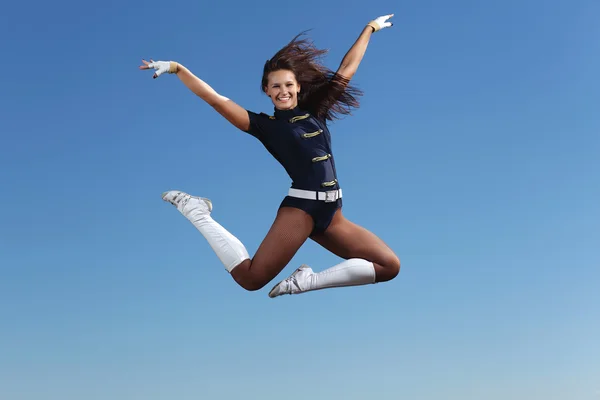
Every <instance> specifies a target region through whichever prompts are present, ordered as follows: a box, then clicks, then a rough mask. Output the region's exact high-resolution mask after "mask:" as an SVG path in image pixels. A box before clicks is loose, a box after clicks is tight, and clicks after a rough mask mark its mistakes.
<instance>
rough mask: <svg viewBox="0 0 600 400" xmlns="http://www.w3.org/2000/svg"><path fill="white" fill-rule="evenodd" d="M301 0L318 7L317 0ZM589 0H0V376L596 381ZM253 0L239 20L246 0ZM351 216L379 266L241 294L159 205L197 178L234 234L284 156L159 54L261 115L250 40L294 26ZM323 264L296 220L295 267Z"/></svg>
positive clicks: (535, 390)
mask: <svg viewBox="0 0 600 400" xmlns="http://www.w3.org/2000/svg"><path fill="white" fill-rule="evenodd" d="M314 10H316V11H314ZM599 12H600V3H598V2H597V1H593V0H574V1H571V2H566V1H556V0H549V1H543V2H542V1H533V0H521V1H516V0H509V1H504V2H489V1H464V0H459V1H453V2H446V1H441V0H430V1H421V2H393V1H388V0H383V1H368V2H358V1H344V2H339V1H332V2H323V1H314V0H308V1H304V2H301V3H284V2H275V1H262V2H254V3H251V2H241V1H232V2H226V3H215V6H214V8H210V7H209V6H207V5H205V4H203V3H202V2H189V1H179V2H158V1H153V0H149V1H147V2H143V3H142V2H121V3H117V2H95V3H78V2H65V1H58V2H46V3H43V2H38V3H37V4H30V3H21V4H17V3H16V2H11V3H8V4H7V5H5V6H4V7H3V10H2V13H1V14H0V37H2V39H1V40H0V49H1V50H2V56H3V61H4V62H3V63H2V65H3V73H2V75H0V87H1V90H0V137H1V143H2V145H1V146H0V182H1V183H2V189H1V193H2V195H1V196H0V206H1V207H0V272H1V275H0V276H1V278H0V304H1V305H0V318H1V320H2V322H3V324H2V326H3V328H2V329H1V330H0V398H2V399H7V400H39V399H44V400H59V399H60V400H80V399H84V398H85V399H86V400H94V399H102V400H105V399H114V400H118V399H127V400H133V399H144V400H162V399H173V398H178V399H198V398H203V399H216V398H219V399H220V398H223V399H238V398H247V399H279V398H282V397H285V398H287V399H305V398H312V399H333V398H339V399H342V398H343V399H365V398H373V399H378V400H383V399H400V398H403V399H413V400H417V399H418V400H434V399H435V400H438V399H444V400H454V399H457V400H458V399H460V400H465V399H474V400H475V399H477V400H480V399H486V400H500V399H502V400H505V399H509V398H510V399H527V400H531V399H544V400H548V399H557V400H558V399H560V400H592V399H599V398H600V363H599V361H598V360H600V346H598V339H597V338H598V337H600V322H599V321H600V312H599V310H600V290H598V287H599V284H600V272H599V271H600V269H599V266H600V255H599V252H598V249H600V233H599V229H598V227H599V226H600V212H599V211H598V210H599V208H598V204H600V165H599V162H598V154H599V152H600V114H599V113H598V108H599V106H600V94H599V93H600V80H599V79H598V76H597V74H598V71H599V70H600V57H599V56H598V54H600V53H599V51H600V45H599V43H600V41H599V40H598V39H599V38H600V25H598V23H597V15H598V13H599ZM252 13H256V14H255V16H251V15H252ZM388 13H394V14H395V17H394V19H393V21H394V27H393V28H392V29H386V30H384V31H382V32H378V33H377V34H376V35H374V36H373V38H372V41H371V43H370V45H369V48H368V51H367V54H366V56H365V58H364V60H363V63H362V64H361V66H360V68H359V71H358V73H357V75H356V76H355V80H354V82H355V83H356V84H357V85H358V86H359V87H360V88H361V89H363V90H364V91H365V96H364V97H363V98H362V100H361V101H362V105H361V108H360V109H359V110H357V111H356V112H355V113H354V115H353V116H352V117H348V118H346V119H344V120H341V121H339V122H336V123H335V124H333V125H332V135H333V140H334V151H335V155H336V161H337V165H338V170H339V178H340V182H341V185H342V187H343V189H344V195H345V200H344V209H345V214H346V216H347V217H348V218H350V219H352V220H353V221H355V222H357V223H359V224H361V225H363V226H365V227H367V228H368V229H370V230H372V231H374V232H375V233H377V234H378V235H379V236H380V237H382V238H383V239H384V240H385V241H386V242H387V243H388V244H389V245H390V246H392V247H393V248H394V249H395V250H396V251H397V253H398V254H399V256H400V258H401V260H402V271H401V273H400V275H399V277H398V278H397V279H396V280H394V281H392V282H390V283H386V284H380V285H372V286H365V287H358V288H344V289H336V290H328V291H320V292H313V293H308V294H305V295H301V296H287V297H283V298H277V299H269V298H268V297H267V293H268V290H269V288H270V287H271V285H268V286H267V287H266V288H265V289H263V290H262V291H260V292H254V293H248V292H245V291H243V290H242V289H240V288H239V287H238V286H237V285H236V284H235V283H234V282H233V280H232V279H231V278H230V276H229V275H228V274H227V273H226V272H225V270H224V268H223V267H222V265H221V264H220V263H219V261H218V259H217V257H216V256H215V255H214V253H212V251H211V250H210V248H209V246H208V244H207V243H206V242H205V241H204V239H203V238H202V237H201V236H200V234H199V233H198V232H197V231H195V229H194V228H193V226H191V224H189V223H188V222H187V221H186V220H184V219H183V217H181V216H180V215H179V214H178V213H177V212H176V210H174V209H173V208H172V207H171V206H170V205H168V204H165V203H164V202H162V200H161V199H160V194H161V193H162V192H163V191H165V190H169V189H182V190H186V191H189V192H190V193H193V194H198V195H202V196H206V197H209V198H211V199H212V200H213V202H214V204H215V210H214V213H213V215H214V217H215V219H216V220H218V221H219V222H220V223H222V224H223V225H224V226H225V227H226V228H228V229H229V230H230V231H231V232H232V233H233V234H235V235H236V236H237V237H238V238H240V240H242V241H243V242H244V244H245V245H246V246H247V248H248V250H249V251H250V252H251V253H253V252H254V251H255V250H256V248H257V247H258V245H259V244H260V241H261V240H262V238H263V237H264V235H265V233H266V232H267V230H268V228H269V226H270V224H271V222H272V220H273V217H274V215H275V212H276V209H277V206H278V205H279V202H280V201H281V198H282V196H284V195H285V193H286V190H287V188H288V187H289V179H288V177H287V176H286V175H285V173H284V171H283V169H281V168H279V166H278V165H277V164H276V162H275V161H274V160H273V159H272V158H271V157H270V156H269V155H268V153H267V152H266V151H265V150H264V149H263V148H262V147H261V146H260V144H259V143H258V142H257V141H256V140H255V139H254V138H252V137H250V136H249V135H246V134H244V133H242V132H240V131H237V130H236V129H235V128H233V127H232V126H230V125H229V124H228V123H227V122H226V121H225V120H224V119H223V118H221V117H220V116H219V115H218V114H217V113H216V112H214V111H213V110H212V109H210V108H209V107H208V106H207V105H206V104H204V103H202V101H201V100H199V99H197V98H195V97H194V96H193V95H192V94H191V93H190V92H188V91H187V89H186V88H185V87H184V86H183V85H182V84H181V83H180V82H179V81H178V80H177V79H176V78H175V77H173V76H164V77H161V78H160V79H158V80H153V79H152V78H151V75H152V74H151V72H149V71H139V70H138V68H137V67H138V65H140V61H141V59H142V58H146V59H149V58H151V57H152V58H154V59H155V60H159V59H161V60H176V61H179V62H181V63H183V64H184V65H186V66H187V67H189V68H190V69H191V70H192V71H193V72H195V73H196V74H197V75H198V76H200V77H201V78H203V79H205V80H206V81H207V82H208V83H209V84H211V85H212V86H213V87H215V89H217V91H219V92H220V93H221V94H223V95H225V96H227V97H230V98H232V99H233V100H235V101H236V102H238V103H239V104H241V105H243V106H244V107H246V108H248V109H251V110H253V111H257V112H260V111H263V112H271V111H272V105H271V103H270V102H269V100H268V98H267V97H266V96H264V95H262V94H261V93H260V91H259V83H260V74H261V70H262V64H263V62H264V60H266V59H267V58H269V57H270V56H271V55H272V54H273V53H274V52H275V51H276V50H277V49H279V48H280V47H281V46H282V45H284V44H285V43H287V41H289V40H290V39H291V38H292V37H293V36H294V35H295V34H296V33H298V32H300V31H303V30H306V29H312V31H311V32H310V36H311V38H312V39H313V40H314V41H315V43H316V44H317V45H318V46H319V47H324V48H329V49H330V53H329V56H328V58H327V59H326V61H327V64H328V65H329V66H330V67H331V68H335V67H337V65H338V63H339V61H340V60H341V58H342V57H343V55H344V53H345V52H346V51H347V50H348V48H349V47H350V46H351V45H352V43H353V42H354V40H355V39H356V37H357V35H358V34H359V33H360V30H361V29H362V28H363V26H364V25H365V24H366V23H367V22H368V21H369V20H371V19H373V18H375V17H377V16H380V15H384V14H388ZM337 262H339V259H337V258H336V257H335V256H333V255H331V254H328V253H327V252H326V251H325V250H323V249H321V248H320V247H318V246H317V245H315V244H313V243H311V242H308V243H307V244H306V246H305V247H303V248H302V249H301V250H300V251H299V252H298V254H297V255H296V257H295V258H294V259H293V260H292V263H291V264H290V265H289V266H288V267H287V269H286V270H284V271H283V272H282V274H281V275H280V276H279V277H278V279H279V278H283V277H285V276H287V275H288V274H289V273H291V272H292V271H293V270H294V269H295V268H296V267H297V266H298V265H300V264H302V263H307V264H309V265H311V267H313V269H315V270H322V269H325V268H328V267H330V266H332V265H334V264H335V263H337Z"/></svg>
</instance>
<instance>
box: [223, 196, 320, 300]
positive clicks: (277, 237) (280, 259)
mask: <svg viewBox="0 0 600 400" xmlns="http://www.w3.org/2000/svg"><path fill="white" fill-rule="evenodd" d="M312 229H313V220H312V217H311V216H310V215H308V214H307V213H306V212H304V211H302V210H299V209H297V208H291V207H282V208H280V209H279V210H278V211H277V217H276V218H275V221H274V222H273V225H272V226H271V229H270V230H269V232H268V233H267V235H266V237H265V238H264V240H263V242H262V243H261V245H260V246H259V248H258V250H257V251H256V254H255V255H254V258H253V259H252V260H245V261H244V262H242V263H241V264H240V265H238V266H237V267H235V268H234V269H233V270H232V271H231V276H232V277H233V279H235V281H236V282H237V283H238V284H239V285H240V286H242V287H243V288H244V289H247V290H258V289H261V288H262V287H264V286H265V285H266V284H267V283H269V282H270V281H271V280H273V278H275V277H276V276H277V275H278V274H279V273H280V272H281V271H282V270H283V269H284V268H285V266H286V265H287V264H288V263H289V262H290V260H291V259H292V257H294V255H295V254H296V252H297V251H298V249H299V248H300V247H301V246H302V245H303V244H304V242H306V240H307V239H308V237H309V235H310V232H311V231H312Z"/></svg>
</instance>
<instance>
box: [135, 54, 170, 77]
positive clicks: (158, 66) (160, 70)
mask: <svg viewBox="0 0 600 400" xmlns="http://www.w3.org/2000/svg"><path fill="white" fill-rule="evenodd" d="M142 62H143V63H144V65H140V69H150V68H153V69H154V70H156V72H155V73H154V75H153V76H152V78H154V79H156V78H158V77H159V76H161V75H162V74H164V73H165V72H168V73H169V74H176V73H177V66H178V64H177V63H176V62H175V61H154V60H152V59H150V62H148V61H146V60H142Z"/></svg>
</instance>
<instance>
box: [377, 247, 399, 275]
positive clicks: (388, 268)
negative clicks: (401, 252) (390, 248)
mask: <svg viewBox="0 0 600 400" xmlns="http://www.w3.org/2000/svg"><path fill="white" fill-rule="evenodd" d="M379 265H380V267H381V273H380V274H378V275H379V277H378V278H379V279H378V280H379V281H380V282H383V281H391V280H392V279H394V278H395V277H397V276H398V274H399V273H400V258H398V256H397V255H396V254H394V253H391V252H390V253H389V254H386V255H385V257H383V258H382V260H381V264H379Z"/></svg>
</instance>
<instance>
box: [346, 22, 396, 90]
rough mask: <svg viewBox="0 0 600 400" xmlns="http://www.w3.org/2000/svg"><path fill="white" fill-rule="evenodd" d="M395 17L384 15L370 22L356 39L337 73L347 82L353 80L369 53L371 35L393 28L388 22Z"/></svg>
mask: <svg viewBox="0 0 600 400" xmlns="http://www.w3.org/2000/svg"><path fill="white" fill-rule="evenodd" d="M393 16H394V14H389V15H384V16H382V17H379V18H376V19H374V20H373V21H371V22H369V23H368V24H367V26H365V28H364V29H363V30H362V32H361V34H360V36H359V37H358V39H356V41H355V42H354V44H353V45H352V47H351V48H350V50H348V52H347V53H346V55H345V56H344V58H343V59H342V62H341V63H340V66H339V68H338V70H337V72H336V73H337V74H338V75H341V76H342V77H344V78H346V79H347V80H350V79H352V77H353V76H354V74H355V73H356V70H357V69H358V65H359V64H360V62H361V61H362V59H363V56H364V55H365V52H366V51H367V46H368V45H369V40H370V39H371V35H372V34H373V33H374V32H377V31H379V30H381V29H383V28H388V27H390V26H392V25H393V24H392V23H391V22H389V21H387V20H388V19H390V18H392V17H393Z"/></svg>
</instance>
